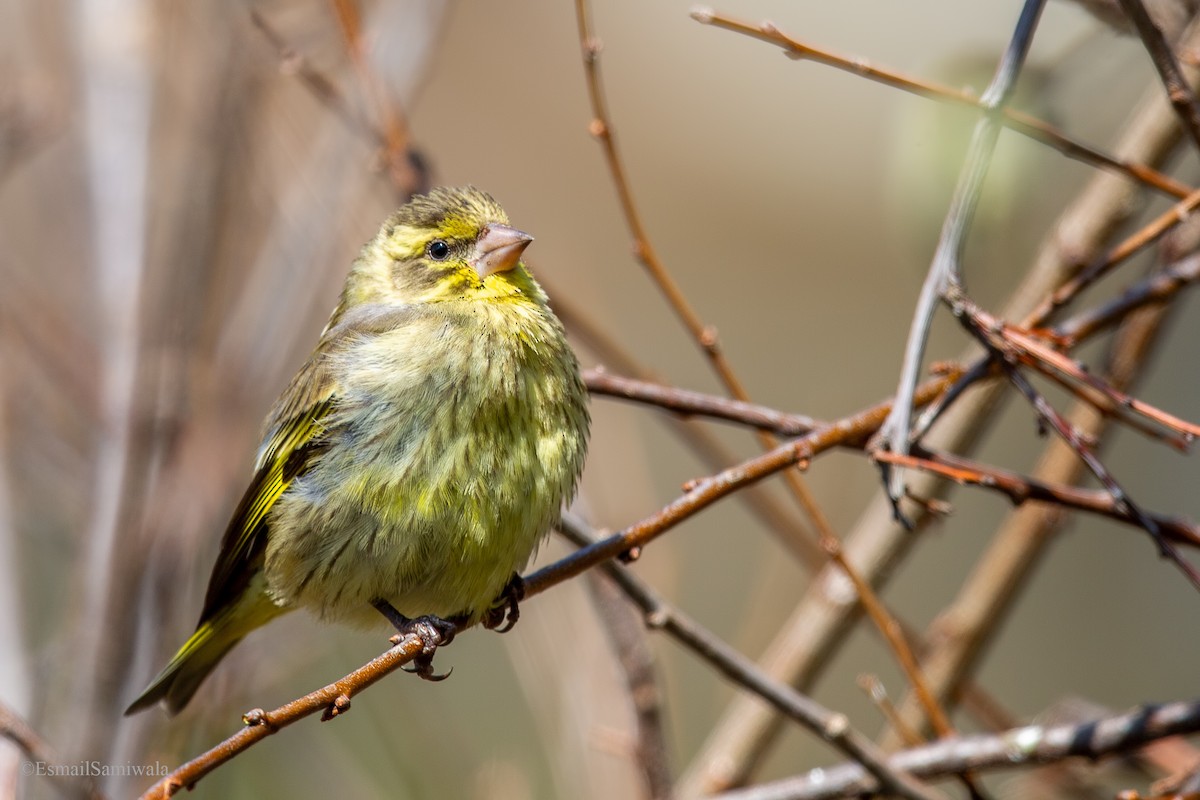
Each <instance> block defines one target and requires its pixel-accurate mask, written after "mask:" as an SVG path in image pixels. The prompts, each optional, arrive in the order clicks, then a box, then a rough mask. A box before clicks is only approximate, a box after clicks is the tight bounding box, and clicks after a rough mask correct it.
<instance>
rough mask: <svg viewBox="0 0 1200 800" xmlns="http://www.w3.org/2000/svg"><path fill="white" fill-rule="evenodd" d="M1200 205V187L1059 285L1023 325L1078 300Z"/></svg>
mask: <svg viewBox="0 0 1200 800" xmlns="http://www.w3.org/2000/svg"><path fill="white" fill-rule="evenodd" d="M1197 208H1200V189H1198V190H1196V191H1194V192H1192V193H1191V194H1189V195H1188V196H1187V197H1185V198H1184V199H1183V200H1180V201H1179V202H1178V203H1176V204H1175V205H1173V206H1171V208H1169V209H1167V210H1166V211H1164V212H1163V213H1162V214H1159V215H1158V216H1157V217H1155V218H1154V219H1153V220H1151V221H1150V222H1149V223H1148V224H1146V225H1144V226H1142V228H1141V229H1139V230H1138V231H1136V232H1135V233H1133V234H1132V235H1130V236H1128V237H1126V238H1125V239H1124V240H1123V241H1122V242H1121V243H1120V244H1118V245H1117V246H1116V247H1114V248H1112V249H1111V250H1109V251H1108V252H1107V253H1105V254H1103V255H1102V256H1100V258H1098V259H1096V260H1095V261H1094V262H1092V264H1091V265H1090V266H1088V267H1087V268H1086V269H1083V270H1081V271H1080V272H1079V274H1077V275H1076V276H1075V277H1073V278H1071V279H1070V280H1068V281H1066V282H1065V283H1063V284H1062V285H1061V286H1059V287H1058V288H1057V289H1056V290H1055V291H1054V292H1053V293H1052V294H1051V295H1050V296H1049V297H1048V298H1047V299H1046V300H1045V301H1043V302H1042V303H1041V304H1039V305H1038V306H1037V307H1036V308H1035V309H1034V310H1033V311H1032V312H1030V313H1029V314H1028V315H1027V316H1026V317H1025V318H1024V319H1023V320H1022V321H1021V327H1022V328H1034V327H1036V326H1038V325H1044V324H1046V322H1047V321H1048V320H1049V319H1050V316H1051V315H1052V314H1053V313H1054V312H1055V311H1056V310H1058V309H1059V308H1061V307H1062V306H1064V305H1066V304H1067V303H1069V302H1070V301H1071V300H1073V299H1075V297H1076V296H1078V295H1079V293H1080V292H1082V291H1083V290H1084V289H1086V288H1087V287H1089V286H1091V285H1092V284H1093V283H1095V282H1096V281H1098V280H1099V279H1100V278H1102V277H1104V276H1105V275H1107V274H1108V272H1109V271H1110V270H1111V269H1112V268H1113V267H1115V266H1117V265H1118V264H1120V263H1121V262H1123V261H1125V260H1126V259H1128V258H1129V257H1130V256H1132V255H1134V254H1135V253H1137V252H1138V251H1140V250H1141V249H1143V248H1144V247H1146V246H1148V245H1150V244H1152V243H1154V242H1156V241H1158V239H1160V238H1161V237H1162V236H1163V235H1164V234H1166V233H1167V232H1168V231H1170V230H1171V229H1172V228H1174V227H1175V226H1176V225H1178V224H1180V223H1181V222H1183V221H1184V220H1186V219H1187V218H1188V217H1189V216H1191V213H1192V212H1193V211H1195V210H1196V209H1197Z"/></svg>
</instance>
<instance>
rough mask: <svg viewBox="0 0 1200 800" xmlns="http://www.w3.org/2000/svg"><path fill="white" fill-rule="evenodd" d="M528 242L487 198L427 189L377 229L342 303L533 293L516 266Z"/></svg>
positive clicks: (536, 291) (461, 191)
mask: <svg viewBox="0 0 1200 800" xmlns="http://www.w3.org/2000/svg"><path fill="white" fill-rule="evenodd" d="M532 241H533V237H532V236H530V235H529V234H527V233H523V232H521V231H519V230H517V229H516V228H513V227H511V226H510V225H509V224H508V215H506V214H505V213H504V209H502V208H500V205H499V204H498V203H497V202H496V201H495V200H493V199H492V198H491V196H490V195H488V194H486V193H484V192H481V191H480V190H478V189H476V188H474V187H471V186H468V187H465V188H456V189H434V190H432V191H431V192H429V193H428V194H425V195H418V196H416V197H414V198H413V199H412V200H410V201H409V202H408V203H407V204H406V205H404V206H403V207H402V208H400V209H399V210H398V211H396V213H394V214H393V215H392V216H391V217H390V218H388V220H387V222H385V223H384V224H383V227H382V228H381V229H380V231H379V234H378V235H377V236H376V237H375V239H374V240H373V241H372V242H371V243H370V244H368V245H367V247H366V248H365V249H364V250H363V254H362V256H361V257H360V258H359V259H358V261H357V262H356V263H355V265H354V268H353V270H352V271H351V274H350V277H349V278H348V279H347V282H346V290H345V292H344V293H343V298H342V300H343V305H357V304H360V303H399V304H410V303H436V302H444V301H453V300H490V299H500V298H506V297H521V296H536V295H540V290H539V289H538V288H537V284H536V283H534V282H533V279H532V278H531V277H530V275H529V273H528V272H527V271H526V270H525V267H524V265H523V264H522V263H521V253H522V252H523V251H524V250H525V248H526V247H527V246H528V245H529V243H530V242H532Z"/></svg>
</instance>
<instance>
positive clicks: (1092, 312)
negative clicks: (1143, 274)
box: [1052, 255, 1200, 350]
mask: <svg viewBox="0 0 1200 800" xmlns="http://www.w3.org/2000/svg"><path fill="white" fill-rule="evenodd" d="M1197 280H1200V256H1195V255H1193V256H1189V257H1188V258H1185V259H1183V260H1181V261H1178V262H1176V263H1174V264H1172V265H1170V266H1169V267H1167V268H1166V269H1164V270H1162V271H1161V272H1156V273H1154V274H1153V275H1150V276H1149V277H1147V278H1145V279H1144V280H1142V281H1140V282H1139V283H1137V284H1136V285H1134V286H1132V287H1130V288H1129V289H1126V290H1125V291H1124V292H1123V293H1122V294H1121V295H1120V296H1119V297H1115V298H1113V299H1112V300H1109V301H1108V302H1106V303H1102V304H1101V305H1099V306H1097V307H1096V308H1092V309H1088V310H1087V311H1083V312H1080V313H1079V314H1077V315H1076V316H1074V317H1072V318H1071V319H1069V320H1067V321H1065V322H1063V323H1061V324H1059V325H1056V326H1055V327H1054V329H1053V333H1052V335H1053V337H1054V339H1055V340H1056V341H1058V342H1059V343H1060V344H1062V345H1063V346H1064V347H1065V348H1066V349H1068V350H1070V349H1072V348H1074V347H1075V346H1076V345H1077V344H1079V343H1080V342H1081V341H1083V340H1084V339H1087V338H1088V337H1090V336H1092V335H1093V334H1095V333H1096V332H1097V331H1099V330H1103V329H1104V328H1107V327H1110V326H1112V325H1115V324H1117V323H1118V322H1120V321H1121V320H1122V319H1123V318H1124V317H1125V316H1126V315H1128V314H1129V313H1130V312H1131V311H1135V310H1136V309H1139V308H1141V307H1143V306H1146V305H1150V304H1155V303H1164V302H1166V301H1167V300H1170V299H1172V298H1173V297H1174V296H1175V294H1176V293H1177V292H1178V291H1179V290H1180V289H1182V288H1184V287H1185V286H1190V285H1191V284H1193V283H1195V282H1196V281H1197Z"/></svg>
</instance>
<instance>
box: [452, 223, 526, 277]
mask: <svg viewBox="0 0 1200 800" xmlns="http://www.w3.org/2000/svg"><path fill="white" fill-rule="evenodd" d="M532 241H533V237H532V236H530V235H529V234H528V233H524V232H522V231H519V230H517V229H516V228H510V227H509V226H507V225H501V224H500V223H498V222H491V223H488V225H487V227H485V228H484V229H483V232H482V233H481V234H480V235H479V238H478V239H476V240H475V251H474V252H473V253H472V254H471V258H470V260H468V262H467V263H468V264H470V265H471V266H472V267H473V268H474V269H475V271H476V272H477V273H479V277H480V278H486V277H487V276H488V275H494V274H496V273H497V272H508V271H509V270H510V269H512V268H513V267H515V266H516V265H517V262H518V261H520V260H521V253H522V252H523V251H524V250H525V248H526V247H528V246H529V243H530V242H532Z"/></svg>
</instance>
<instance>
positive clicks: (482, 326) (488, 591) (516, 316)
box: [126, 187, 589, 714]
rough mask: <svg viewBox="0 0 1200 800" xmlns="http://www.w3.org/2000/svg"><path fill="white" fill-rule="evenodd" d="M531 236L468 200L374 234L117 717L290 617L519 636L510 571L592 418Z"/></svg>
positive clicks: (182, 698) (417, 204) (424, 201)
mask: <svg viewBox="0 0 1200 800" xmlns="http://www.w3.org/2000/svg"><path fill="white" fill-rule="evenodd" d="M530 241H532V238H531V237H530V236H529V235H528V234H525V233H522V232H521V231H519V230H516V229H515V228H512V227H510V226H509V224H508V217H507V216H506V215H505V213H504V211H503V210H502V209H501V208H500V206H499V205H498V204H497V203H496V201H495V200H493V199H492V198H491V197H490V196H488V195H487V194H485V193H483V192H481V191H479V190H478V189H475V188H471V187H468V188H463V189H435V190H433V191H432V192H430V193H429V194H427V195H423V196H419V197H415V198H413V199H412V201H411V202H409V203H408V204H407V205H405V206H404V207H403V208H401V209H400V210H399V211H397V212H396V213H395V214H393V215H392V216H391V217H390V218H389V219H388V220H387V221H386V222H385V223H384V225H383V227H382V228H381V229H380V231H379V233H378V235H376V236H375V238H374V239H372V240H371V241H370V242H369V243H368V244H367V245H366V246H365V247H364V248H363V250H362V253H361V255H360V256H359V258H358V259H357V260H356V261H355V262H354V265H353V267H352V268H351V270H350V274H349V275H348V276H347V278H346V284H345V287H344V288H343V289H342V294H341V298H340V300H339V302H338V304H337V307H336V308H335V309H334V311H333V315H332V316H331V317H330V319H329V323H328V324H327V325H326V326H325V330H324V332H323V333H322V334H321V338H320V341H319V342H318V343H317V347H316V350H314V351H313V354H312V356H311V357H310V358H309V359H308V362H307V363H306V364H305V365H304V366H303V367H302V368H301V370H300V372H299V374H297V375H296V377H295V378H294V379H293V380H292V382H291V384H290V385H289V386H288V387H287V389H286V390H285V391H284V393H283V396H282V397H280V398H279V400H278V401H277V402H276V404H275V407H274V409H273V410H272V411H271V414H270V416H269V417H268V418H267V422H266V426H265V434H264V438H263V441H262V445H261V446H260V448H259V452H258V459H257V462H256V465H255V473H254V477H253V478H252V480H251V482H250V486H249V488H248V489H247V490H246V493H245V496H244V497H243V498H242V500H241V502H240V503H239V504H238V506H237V509H236V510H235V511H234V514H233V519H232V520H231V521H230V523H229V527H228V528H227V529H226V531H225V536H224V538H223V539H222V542H221V550H220V554H219V555H218V557H217V563H216V565H215V566H214V567H213V572H212V578H211V579H210V581H209V585H208V592H207V595H206V596H205V599H204V610H203V612H202V613H201V615H200V622H199V624H198V625H197V627H196V632H195V633H194V634H193V635H192V637H191V638H190V639H188V641H187V642H186V643H185V644H184V645H183V647H181V648H180V649H179V652H178V653H177V654H176V655H175V657H174V658H173V659H171V662H170V663H169V664H167V666H166V668H165V669H163V671H162V672H161V673H160V674H159V675H158V677H157V678H155V679H154V681H153V682H152V683H151V684H150V686H149V687H148V688H147V689H146V690H145V691H144V692H142V694H141V695H140V696H139V697H138V698H137V699H136V700H135V701H134V702H133V704H132V705H130V707H129V709H128V710H127V711H126V713H127V714H129V713H133V712H136V711H139V710H142V709H144V708H147V707H149V706H151V705H153V704H154V703H156V702H158V701H162V702H163V704H164V705H165V707H166V708H167V710H168V711H169V712H171V713H175V712H177V711H179V710H180V709H181V708H183V707H184V705H186V704H187V702H188V701H189V700H190V699H191V697H192V695H193V694H194V693H195V691H196V689H197V688H198V687H199V685H200V683H201V682H202V681H203V680H204V678H205V677H206V676H207V675H208V674H209V672H211V671H212V669H213V668H214V667H215V666H216V664H217V662H218V661H220V659H221V658H222V657H223V656H224V655H225V654H226V653H227V652H228V651H229V650H230V648H232V647H233V646H234V645H235V644H237V643H238V642H239V641H240V640H241V639H242V637H244V636H245V635H246V634H247V633H249V632H250V631H252V630H254V629H255V628H258V627H259V626H261V625H263V624H265V623H267V622H269V621H270V620H272V619H273V618H275V617H277V616H279V615H280V614H284V613H286V612H288V611H290V610H292V609H296V608H307V609H309V610H310V611H313V612H315V613H316V614H317V616H319V617H321V618H323V619H326V620H331V621H338V622H346V623H350V624H353V625H358V626H363V625H367V624H370V623H372V622H376V621H382V620H383V619H384V618H385V617H386V618H387V619H388V620H390V621H391V622H392V623H393V624H395V625H396V626H397V627H400V628H401V629H402V630H405V629H406V626H407V625H409V624H410V623H412V622H413V620H414V619H415V618H417V617H422V618H424V617H426V616H427V615H428V617H431V618H435V620H436V618H443V619H452V620H457V621H459V622H466V623H473V622H478V621H483V622H484V623H485V624H488V625H489V627H495V626H496V625H497V624H498V623H499V622H500V621H502V620H504V618H505V615H506V610H507V611H508V613H509V620H510V624H511V621H512V620H513V619H514V618H515V611H516V599H517V598H518V597H519V593H520V585H519V579H518V578H517V577H516V574H517V573H516V571H517V570H520V569H521V568H522V567H524V565H525V564H526V562H527V561H528V560H529V558H530V555H531V554H532V553H533V551H534V549H535V548H536V547H537V545H538V543H539V542H540V541H541V540H542V538H543V537H544V536H545V534H546V532H547V531H548V530H549V528H550V527H551V526H552V525H553V524H554V522H555V521H556V520H557V518H558V513H559V509H560V506H561V504H562V503H563V502H564V501H566V500H569V499H570V498H571V496H572V495H573V493H574V491H575V484H576V482H577V480H578V478H579V474H580V471H581V469H582V466H583V460H584V454H585V451H586V449H587V435H588V424H589V417H588V410H587V402H586V399H587V395H586V390H585V389H584V386H583V382H582V381H581V379H580V377H579V366H578V363H577V362H576V359H575V356H574V354H573V353H572V351H571V349H570V347H569V346H568V345H567V342H566V339H565V337H564V332H563V328H562V324H561V323H560V322H559V321H558V319H557V318H556V317H555V316H554V314H553V312H552V311H551V310H550V307H549V305H548V304H547V300H546V295H545V293H544V292H543V291H542V289H541V287H539V286H538V284H537V282H536V281H535V280H534V279H533V277H532V276H531V275H530V274H529V271H528V270H527V269H526V268H525V266H524V264H522V263H521V260H520V259H521V254H522V252H523V251H524V250H525V248H526V246H528V244H529V243H530ZM381 612H382V615H381ZM424 668H425V675H426V676H427V677H428V676H429V675H430V674H431V671H430V670H429V669H428V664H425V665H424Z"/></svg>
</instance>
